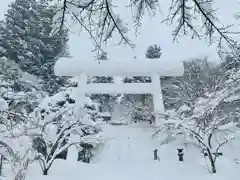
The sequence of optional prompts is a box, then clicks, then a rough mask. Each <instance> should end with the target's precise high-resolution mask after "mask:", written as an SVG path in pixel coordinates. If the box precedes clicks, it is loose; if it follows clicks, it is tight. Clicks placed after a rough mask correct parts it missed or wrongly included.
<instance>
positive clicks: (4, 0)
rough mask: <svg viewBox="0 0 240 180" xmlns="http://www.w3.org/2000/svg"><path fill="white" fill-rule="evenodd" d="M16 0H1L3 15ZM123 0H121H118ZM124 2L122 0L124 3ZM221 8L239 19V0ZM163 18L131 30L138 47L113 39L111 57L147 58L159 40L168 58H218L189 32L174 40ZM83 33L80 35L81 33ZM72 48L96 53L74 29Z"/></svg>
mask: <svg viewBox="0 0 240 180" xmlns="http://www.w3.org/2000/svg"><path fill="white" fill-rule="evenodd" d="M11 1H12V0H1V2H0V12H1V13H0V18H1V19H3V17H4V13H5V12H6V9H7V6H8V4H9V2H11ZM115 1H119V2H121V1H122V0H121V1H120V0H115ZM162 1H163V2H161V10H162V11H163V13H164V14H166V7H168V3H169V2H171V1H170V0H162ZM120 4H121V3H120ZM120 4H119V5H120ZM215 7H216V8H219V10H218V17H219V19H220V20H221V21H222V22H223V23H226V24H232V23H237V21H236V20H234V18H233V14H234V12H238V11H240V4H239V0H231V1H230V0H228V1H227V0H222V1H217V4H216V5H215ZM118 11H119V12H120V15H121V16H122V17H123V18H125V20H126V21H125V22H127V21H129V22H130V20H131V19H130V18H131V17H130V13H129V11H127V10H126V8H124V7H123V8H119V9H118ZM161 20H163V15H159V16H157V17H155V18H154V19H151V18H149V17H146V18H144V23H143V27H142V28H141V30H140V35H139V36H138V37H135V36H134V33H130V34H129V37H130V38H131V39H132V40H133V42H134V43H135V44H136V49H135V50H132V49H131V48H129V47H124V46H116V45H113V41H114V40H113V41H112V42H110V43H109V44H108V46H107V47H106V48H107V52H108V57H109V58H110V59H114V57H117V59H119V58H128V59H129V58H132V57H134V56H137V57H138V58H139V59H141V58H144V53H145V51H146V49H147V47H148V46H149V45H151V44H159V45H160V46H161V47H162V50H163V54H162V58H163V59H164V60H171V61H182V60H186V59H189V58H195V57H204V56H208V57H209V59H210V60H212V61H218V59H219V58H218V55H217V52H216V46H215V45H212V46H210V47H209V46H208V44H207V43H206V42H205V41H204V40H192V39H191V38H190V37H189V36H186V37H181V38H180V39H179V42H178V43H177V42H174V43H173V42H172V30H173V27H169V26H167V25H165V24H160V21H161ZM239 22H240V21H239ZM79 34H80V35H79ZM69 44H70V52H71V54H72V55H73V56H76V57H79V58H80V59H89V58H92V57H93V55H94V54H93V53H92V52H91V50H92V48H93V47H92V44H91V40H90V39H89V37H88V36H87V35H86V33H83V32H81V33H72V34H71V36H70V42H69Z"/></svg>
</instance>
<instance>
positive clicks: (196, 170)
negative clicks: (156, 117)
mask: <svg viewBox="0 0 240 180" xmlns="http://www.w3.org/2000/svg"><path fill="white" fill-rule="evenodd" d="M153 132H154V128H153V127H150V126H148V125H137V124H130V125H127V126H112V125H105V126H104V134H105V136H106V143H105V145H104V146H103V147H102V148H100V150H99V152H98V155H97V156H95V158H94V159H93V160H92V162H91V164H85V163H81V162H77V161H76V159H77V154H75V152H74V150H71V152H70V153H69V157H68V160H67V161H64V160H56V161H55V162H54V164H53V166H52V169H50V171H49V175H48V176H43V175H42V174H41V171H40V167H39V164H37V163H36V164H33V165H31V166H30V168H29V171H28V175H27V180H33V179H34V180H66V179H71V180H75V179H76V180H77V179H82V180H178V179H181V180H193V179H195V180H198V179H199V180H200V179H204V180H227V179H231V180H238V179H239V177H240V175H239V174H238V169H239V168H240V165H238V164H236V163H234V162H233V161H232V158H227V157H225V156H223V157H221V158H219V161H218V162H217V170H218V172H217V173H216V174H209V173H208V170H207V168H206V166H205V162H204V158H203V157H201V155H200V153H199V152H197V151H194V150H192V149H191V150H188V151H186V152H185V154H186V155H185V156H184V157H185V159H184V162H178V157H177V153H176V149H177V147H178V146H176V145H175V146H174V145H167V146H165V147H163V148H160V149H159V152H160V154H159V156H160V161H154V160H153V150H154V149H155V148H156V147H158V146H157V141H156V140H152V133H153ZM236 152H237V151H236ZM10 179H11V178H10Z"/></svg>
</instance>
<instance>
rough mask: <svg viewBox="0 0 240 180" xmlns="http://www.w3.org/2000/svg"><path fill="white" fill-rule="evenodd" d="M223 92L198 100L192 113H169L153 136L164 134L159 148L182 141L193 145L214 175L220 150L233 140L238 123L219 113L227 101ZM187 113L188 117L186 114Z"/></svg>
mask: <svg viewBox="0 0 240 180" xmlns="http://www.w3.org/2000/svg"><path fill="white" fill-rule="evenodd" d="M231 95H232V93H230V92H229V91H227V90H226V89H224V90H221V91H218V92H216V93H212V94H208V98H200V99H198V101H197V102H196V104H195V107H194V109H193V110H192V111H189V108H187V109H186V108H182V109H181V110H180V111H169V112H168V114H167V115H166V120H165V121H164V123H163V124H162V125H161V127H160V128H159V131H158V132H157V134H158V133H160V132H164V133H168V136H167V138H166V139H164V141H163V144H164V143H166V142H168V141H169V140H170V141H171V140H177V139H179V138H180V137H183V143H184V144H189V145H193V146H194V147H197V148H198V149H200V150H201V152H202V153H203V154H204V155H205V156H206V157H207V159H208V162H209V164H210V167H211V170H210V172H211V173H216V171H217V169H216V160H217V156H218V153H219V150H220V148H222V147H223V146H224V145H225V144H227V143H230V142H231V141H232V140H233V139H235V137H236V134H237V133H238V131H239V130H238V128H237V125H238V122H234V121H233V120H232V113H229V114H224V113H221V112H222V111H221V104H222V103H224V101H225V100H226V99H227V98H229V97H231ZM189 112H190V114H189Z"/></svg>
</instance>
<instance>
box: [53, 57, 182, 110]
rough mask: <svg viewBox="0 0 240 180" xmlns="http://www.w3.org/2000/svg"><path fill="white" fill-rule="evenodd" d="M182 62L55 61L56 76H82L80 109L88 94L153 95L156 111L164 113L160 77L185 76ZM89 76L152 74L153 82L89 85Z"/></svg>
mask: <svg viewBox="0 0 240 180" xmlns="http://www.w3.org/2000/svg"><path fill="white" fill-rule="evenodd" d="M183 73H184V67H183V64H182V63H181V62H171V61H170V62H169V61H165V62H164V61H163V60H158V59H143V60H122V59H121V60H104V61H100V62H97V61H96V60H88V61H82V60H78V59H74V58H71V59H70V58H61V59H59V60H58V61H57V62H56V64H55V74H56V76H79V81H78V95H77V96H78V97H79V98H77V99H76V105H77V107H76V109H77V110H78V111H79V110H80V109H81V106H82V105H83V103H84V102H83V99H84V97H85V94H86V93H89V94H152V95H153V103H154V111H155V112H156V113H164V105H163V97H162V89H161V83H160V76H165V77H173V76H182V75H183ZM88 76H148V77H151V83H121V84H116V83H92V84H87V77H88Z"/></svg>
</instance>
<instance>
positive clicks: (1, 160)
mask: <svg viewBox="0 0 240 180" xmlns="http://www.w3.org/2000/svg"><path fill="white" fill-rule="evenodd" d="M3 159H4V157H3V155H1V154H0V176H1V175H2V169H3Z"/></svg>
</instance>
